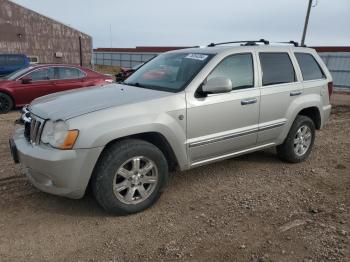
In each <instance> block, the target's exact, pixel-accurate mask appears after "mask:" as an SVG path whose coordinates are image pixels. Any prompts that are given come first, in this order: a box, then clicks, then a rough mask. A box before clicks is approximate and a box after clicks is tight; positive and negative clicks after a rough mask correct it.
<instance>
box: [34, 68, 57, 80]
mask: <svg viewBox="0 0 350 262" xmlns="http://www.w3.org/2000/svg"><path fill="white" fill-rule="evenodd" d="M27 76H28V77H31V78H32V80H33V81H42V80H50V79H54V70H53V68H52V67H49V68H42V69H38V70H36V71H34V72H32V73H30V74H28V75H27Z"/></svg>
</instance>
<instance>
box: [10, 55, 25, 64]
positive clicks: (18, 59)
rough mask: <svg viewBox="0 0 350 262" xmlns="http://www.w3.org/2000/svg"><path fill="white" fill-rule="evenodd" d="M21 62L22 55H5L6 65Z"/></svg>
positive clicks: (22, 59)
mask: <svg viewBox="0 0 350 262" xmlns="http://www.w3.org/2000/svg"><path fill="white" fill-rule="evenodd" d="M23 64H24V58H23V56H14V55H9V56H8V57H7V65H10V66H16V65H23Z"/></svg>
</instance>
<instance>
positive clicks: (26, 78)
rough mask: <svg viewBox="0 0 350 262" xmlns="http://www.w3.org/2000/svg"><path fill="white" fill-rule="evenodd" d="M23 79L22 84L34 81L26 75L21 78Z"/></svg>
mask: <svg viewBox="0 0 350 262" xmlns="http://www.w3.org/2000/svg"><path fill="white" fill-rule="evenodd" d="M21 81H22V84H30V83H31V82H32V78H31V77H28V76H25V77H23V78H22V79H21Z"/></svg>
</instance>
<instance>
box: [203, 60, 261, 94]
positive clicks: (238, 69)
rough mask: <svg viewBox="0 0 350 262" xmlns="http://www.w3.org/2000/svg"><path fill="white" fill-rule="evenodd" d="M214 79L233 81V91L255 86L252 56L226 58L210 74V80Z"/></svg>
mask: <svg viewBox="0 0 350 262" xmlns="http://www.w3.org/2000/svg"><path fill="white" fill-rule="evenodd" d="M214 77H227V78H229V79H231V81H232V85H233V90H237V89H242V88H248V87H253V86H254V67H253V57H252V55H251V54H236V55H231V56H229V57H226V58H225V59H224V60H222V61H221V62H220V63H219V64H218V65H217V67H216V68H215V69H214V70H213V71H212V72H211V73H210V75H209V76H208V78H207V79H208V80H209V79H211V78H214Z"/></svg>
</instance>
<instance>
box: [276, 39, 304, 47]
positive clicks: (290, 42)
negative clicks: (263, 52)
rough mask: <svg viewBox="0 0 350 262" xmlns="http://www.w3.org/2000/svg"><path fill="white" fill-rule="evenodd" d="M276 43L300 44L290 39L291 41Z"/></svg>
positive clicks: (296, 45)
mask: <svg viewBox="0 0 350 262" xmlns="http://www.w3.org/2000/svg"><path fill="white" fill-rule="evenodd" d="M276 43H279V44H291V45H294V46H295V47H298V46H299V43H298V42H295V41H293V40H290V41H289V42H276Z"/></svg>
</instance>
